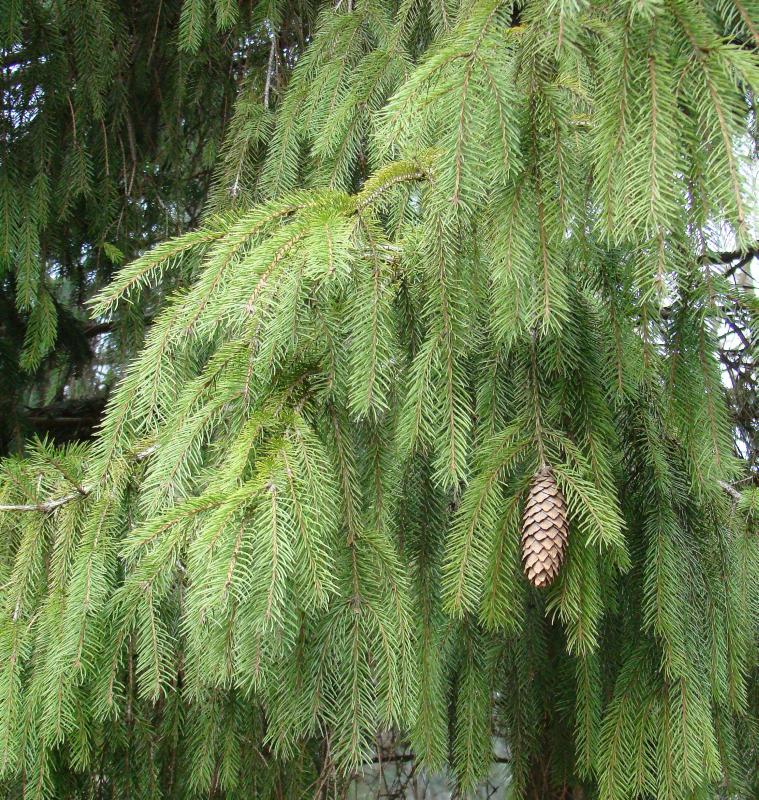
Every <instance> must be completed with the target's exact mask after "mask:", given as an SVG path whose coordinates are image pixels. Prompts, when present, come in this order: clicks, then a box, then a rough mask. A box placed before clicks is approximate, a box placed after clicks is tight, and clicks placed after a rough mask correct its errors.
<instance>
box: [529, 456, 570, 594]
mask: <svg viewBox="0 0 759 800" xmlns="http://www.w3.org/2000/svg"><path fill="white" fill-rule="evenodd" d="M568 533H569V523H568V522H567V504H566V501H565V500H564V495H563V494H562V493H561V489H559V487H558V485H557V483H556V479H555V478H554V477H553V472H551V468H550V467H545V466H544V467H542V468H541V469H540V470H538V471H537V472H536V473H535V475H534V477H533V479H532V486H531V487H530V494H529V496H528V498H527V505H526V506H525V509H524V516H523V518H522V566H523V567H524V572H525V575H527V579H528V580H529V581H530V583H531V584H532V585H533V586H535V587H536V588H538V589H541V588H542V587H544V586H549V585H550V584H551V583H553V581H554V579H555V578H556V576H557V575H558V574H559V570H560V569H561V565H562V563H563V562H564V555H565V553H566V550H567V535H568Z"/></svg>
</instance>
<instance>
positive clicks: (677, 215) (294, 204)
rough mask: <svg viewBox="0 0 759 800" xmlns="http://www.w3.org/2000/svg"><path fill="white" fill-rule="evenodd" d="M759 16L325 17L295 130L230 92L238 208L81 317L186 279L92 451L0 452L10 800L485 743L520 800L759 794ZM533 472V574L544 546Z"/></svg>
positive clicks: (453, 764) (250, 775) (687, 3)
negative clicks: (724, 269) (730, 257)
mask: <svg viewBox="0 0 759 800" xmlns="http://www.w3.org/2000/svg"><path fill="white" fill-rule="evenodd" d="M215 8H216V12H215V13H216V14H217V17H218V18H219V19H227V18H228V17H227V16H226V15H227V14H229V15H232V14H233V13H234V8H236V7H235V6H233V4H227V3H223V2H219V3H216V4H215ZM204 13H206V4H205V3H198V2H195V0H190V1H189V2H188V3H186V4H185V7H184V10H183V12H182V22H181V25H180V34H179V35H180V42H181V44H182V45H183V46H184V48H186V49H189V50H191V49H193V48H196V47H198V46H199V45H200V43H201V42H202V41H203V37H204V36H210V35H211V34H209V33H208V32H207V30H208V29H207V28H206V27H204V26H203V24H202V21H199V20H200V18H201V17H202V16H203V14H204ZM757 16H758V14H757V9H755V8H753V7H750V6H748V5H747V4H744V3H743V2H738V1H737V0H731V2H720V3H706V4H699V3H695V2H692V0H663V1H662V2H648V1H647V0H636V2H634V3H631V2H625V1H624V0H614V1H613V2H605V3H601V2H581V3H568V2H549V3H546V2H537V0H534V2H528V3H525V4H524V5H523V6H513V5H512V4H510V3H503V2H500V0H476V1H475V2H471V3H465V4H464V5H462V6H461V7H459V6H457V5H456V4H454V3H443V4H435V6H434V7H432V6H429V7H428V6H427V5H426V4H422V3H410V2H408V3H402V4H401V5H400V6H398V7H395V6H394V5H392V4H386V3H383V2H380V0H363V1H362V0H359V2H357V3H356V4H355V5H352V4H345V3H342V2H341V3H339V4H337V6H336V7H325V8H324V9H323V10H322V12H321V14H320V16H319V19H318V22H317V23H316V32H315V34H314V36H313V40H312V41H311V43H310V44H309V46H308V48H307V49H306V50H305V52H304V54H303V56H302V57H301V58H300V59H298V63H297V65H296V67H295V69H294V71H293V74H292V77H291V79H290V81H289V84H288V87H287V90H286V91H282V92H281V97H278V98H277V102H276V111H275V112H271V113H272V114H273V115H274V119H273V121H272V122H270V123H267V125H264V124H263V123H261V119H262V112H261V110H260V109H258V110H254V108H253V107H252V104H251V100H250V98H249V97H247V96H246V95H243V96H242V97H241V99H240V101H239V102H238V108H237V112H236V113H237V115H238V116H237V117H236V119H235V122H234V123H233V124H232V126H231V128H230V130H231V131H232V133H230V137H229V139H228V142H227V145H226V147H227V148H228V152H230V153H231V152H238V153H239V152H244V153H246V154H247V156H246V158H248V157H249V159H250V160H249V161H246V168H245V169H243V170H240V171H239V172H238V173H237V175H238V176H239V183H238V184H235V185H237V186H238V188H239V193H238V194H236V197H238V198H239V202H238V204H237V205H236V207H235V208H233V209H229V208H228V204H225V203H224V202H223V201H222V199H221V195H218V194H217V195H216V196H215V197H214V198H212V201H211V203H210V209H209V211H208V213H207V214H206V215H204V217H203V220H202V222H201V223H200V224H199V225H198V226H197V227H195V228H194V229H193V230H192V231H190V232H189V233H185V234H183V235H182V236H180V237H179V238H175V239H171V240H169V241H168V242H165V243H163V244H161V245H159V246H158V247H157V248H156V249H154V250H152V251H150V252H148V253H146V254H145V255H143V256H141V257H140V258H138V259H137V260H135V261H133V262H131V263H130V264H128V265H126V266H124V267H123V268H122V269H121V270H120V271H119V272H118V274H117V276H116V278H115V280H114V281H113V282H112V283H111V284H110V285H108V286H105V287H104V288H103V289H102V291H100V293H99V294H98V295H97V297H95V298H94V300H93V302H92V304H91V305H92V310H93V313H94V315H95V316H96V317H97V318H98V319H101V318H104V317H105V316H107V315H110V314H118V313H119V310H120V309H121V308H122V307H124V305H132V304H139V303H140V302H141V297H142V296H143V293H144V292H146V291H149V289H150V287H154V286H157V285H160V284H162V282H163V281H164V279H165V275H166V274H167V270H176V271H179V272H180V273H182V274H184V275H187V276H189V280H188V281H187V285H186V286H183V287H182V288H181V289H179V290H178V291H176V292H174V293H173V294H172V296H171V297H170V298H169V299H168V300H167V302H166V303H165V305H164V306H163V308H162V310H161V311H160V313H159V314H158V315H157V317H156V320H155V322H154V324H153V325H152V326H151V328H150V330H149V332H148V334H147V337H146V340H145V344H144V347H143V348H142V350H141V352H140V353H139V354H138V356H137V357H136V358H135V359H134V361H133V362H132V363H131V365H130V366H129V367H128V369H127V370H126V373H125V375H124V378H123V380H122V381H121V382H120V384H119V385H118V387H117V389H116V390H115V391H114V392H113V393H112V395H111V397H110V399H109V403H108V408H107V411H106V413H105V416H104V419H103V423H102V426H101V430H100V433H99V435H98V437H97V439H96V440H95V441H94V442H93V443H92V444H91V445H80V444H77V445H70V446H68V447H65V448H62V449H56V448H53V447H52V446H50V445H48V444H45V443H40V444H38V445H37V446H36V447H35V448H34V449H33V450H31V452H30V453H29V455H28V456H27V457H26V458H24V459H21V458H14V459H8V460H6V461H5V462H4V464H3V480H2V484H0V491H1V492H2V503H3V504H4V506H3V507H4V508H5V510H6V512H7V513H5V514H2V515H1V516H0V526H1V527H2V539H1V541H2V543H3V544H2V555H1V556H0V585H2V586H3V590H2V606H3V611H2V618H1V620H2V621H1V622H0V697H2V701H0V775H2V780H3V781H4V782H5V783H4V787H5V791H6V795H7V796H8V797H16V796H24V797H26V796H32V797H67V796H71V797H85V796H90V795H92V794H100V795H105V794H107V795H108V796H112V797H118V798H121V797H128V796H129V797H131V796H145V797H190V796H195V795H206V796H217V797H220V796H224V797H230V798H232V797H256V798H258V797H260V798H264V797H282V796H286V797H308V796H313V794H314V792H315V791H316V792H323V793H326V792H327V791H328V790H329V789H330V788H336V789H337V788H340V787H343V788H344V787H345V784H346V782H347V781H349V780H350V777H351V776H352V775H353V774H354V772H355V771H356V770H358V769H360V767H361V766H362V765H363V764H365V763H366V762H368V761H370V760H371V759H373V758H374V757H376V755H377V753H378V744H377V737H378V735H380V734H383V733H385V732H387V731H391V732H394V733H395V734H396V735H397V736H398V737H399V738H400V739H401V741H403V742H404V743H405V744H406V745H408V746H409V747H410V748H411V749H412V752H413V756H414V758H415V759H416V760H417V761H418V763H419V764H420V765H421V766H422V767H423V768H424V769H426V770H430V771H433V770H440V769H442V768H444V767H446V766H448V767H449V768H450V769H451V771H452V775H453V780H454V782H455V784H456V786H457V788H458V790H459V791H460V793H461V794H466V793H469V792H471V791H472V790H473V789H474V788H475V787H476V785H477V782H478V781H479V780H480V779H481V778H482V777H483V776H484V775H485V774H487V771H488V768H489V766H490V763H491V760H492V757H493V742H494V737H499V736H500V737H503V738H504V739H505V741H506V742H507V744H508V752H509V759H510V771H511V780H512V792H513V796H514V797H524V796H527V792H528V791H529V792H530V795H529V796H535V797H551V796H555V797H558V796H568V793H569V792H573V796H574V797H579V796H580V790H582V791H583V792H584V796H585V797H598V798H600V800H625V799H626V798H636V797H640V798H646V797H656V798H657V799H658V798H662V799H663V798H667V799H668V800H669V799H670V798H672V799H675V798H682V799H683V800H686V798H688V799H690V798H707V797H714V794H715V791H716V790H717V787H720V791H724V793H725V794H729V795H730V796H735V797H745V798H750V797H753V796H755V792H756V790H757V784H756V780H757V776H756V774H755V765H756V763H757V752H759V731H757V728H756V722H755V718H756V714H757V711H759V706H757V693H758V691H759V689H758V686H759V672H758V671H757V647H756V643H757V632H758V631H759V627H758V626H759V618H758V617H757V609H759V594H758V591H759V590H758V588H757V587H759V538H758V537H757V535H756V531H757V527H756V520H757V512H756V509H757V498H756V490H755V489H753V488H749V489H748V490H746V491H745V492H743V493H742V494H741V493H739V492H737V491H736V490H735V489H733V488H732V484H733V483H736V482H737V481H739V480H742V478H743V476H742V473H741V464H740V461H739V459H737V458H736V457H735V453H734V452H733V441H732V433H733V432H732V429H731V425H730V421H729V418H728V416H727V413H726V406H725V398H724V391H723V389H722V385H721V382H720V369H719V362H718V358H717V349H718V346H717V342H718V337H719V336H720V335H721V326H722V320H723V319H724V309H725V307H726V306H730V307H738V308H740V309H741V311H742V313H745V314H746V315H748V316H749V318H750V320H752V322H751V324H752V325H753V324H754V323H753V321H754V320H755V315H756V299H755V297H754V296H753V294H752V293H751V292H750V291H748V290H746V289H741V288H740V287H738V288H736V286H735V285H734V284H733V283H731V282H730V281H729V280H727V279H726V278H725V276H724V275H723V274H722V273H721V272H719V271H718V270H717V268H716V267H715V265H714V264H712V263H711V262H710V257H709V252H708V251H709V245H710V243H711V241H712V237H713V231H714V226H715V225H718V224H719V225H721V226H723V228H726V229H728V230H729V231H730V233H731V235H732V236H733V237H734V239H735V242H736V244H737V246H738V247H739V248H748V247H750V246H751V244H752V236H753V235H754V234H753V231H752V230H751V229H750V225H751V220H752V212H751V210H750V208H749V199H750V198H749V197H748V194H747V193H746V192H745V190H744V188H743V183H742V181H743V175H744V170H743V167H742V165H741V163H740V161H739V155H738V154H739V152H740V148H738V147H737V143H738V141H739V140H740V139H741V137H743V136H745V135H746V131H747V129H748V127H749V125H750V123H751V120H752V114H753V111H752V102H753V92H754V91H755V89H756V87H757V83H759V67H758V66H757V62H756V55H755V53H756V51H755V50H754V49H753V47H754V44H755V40H756V19H757ZM229 18H231V17H229ZM272 35H273V36H274V37H276V28H274V29H273V34H272ZM267 74H268V73H267ZM264 101H265V102H266V105H268V104H269V102H270V97H269V95H268V94H266V93H265V92H264V97H263V98H262V100H261V103H262V104H263V103H264ZM264 111H265V112H267V113H268V109H267V108H264ZM271 125H273V128H271V127H270V126H271ZM250 142H253V143H254V144H255V148H258V147H260V146H262V145H263V144H264V143H266V144H267V145H268V146H267V147H266V148H265V151H266V152H265V155H262V156H261V158H259V159H256V155H255V153H251V152H250V151H249V150H247V149H246V147H247V145H248V144H249V143H250ZM255 148H254V149H255ZM238 163H239V162H238ZM221 169H222V171H223V169H224V167H222V168H221ZM542 463H549V464H550V465H551V467H552V469H553V473H554V476H555V478H556V480H557V482H558V484H559V486H560V488H561V491H562V493H563V495H564V496H565V498H566V501H567V506H568V509H569V519H570V532H569V549H568V557H567V562H566V564H565V566H564V568H563V570H562V573H561V575H560V577H559V579H558V580H557V582H556V583H555V584H554V585H553V586H552V587H551V588H550V589H549V590H548V591H547V592H540V591H537V590H533V589H531V588H530V587H529V586H528V585H527V583H526V581H525V579H524V578H523V576H522V575H521V569H520V563H519V528H520V519H521V512H522V507H523V504H524V498H525V494H526V491H527V489H528V487H529V483H530V480H531V478H532V476H533V474H534V473H535V471H536V470H537V469H538V468H539V466H540V465H541V464H542ZM726 489H727V490H728V491H726ZM736 496H737V497H738V498H739V499H738V500H736ZM570 745H571V746H570ZM752 770H754V772H752ZM562 792H564V794H563V795H562Z"/></svg>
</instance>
